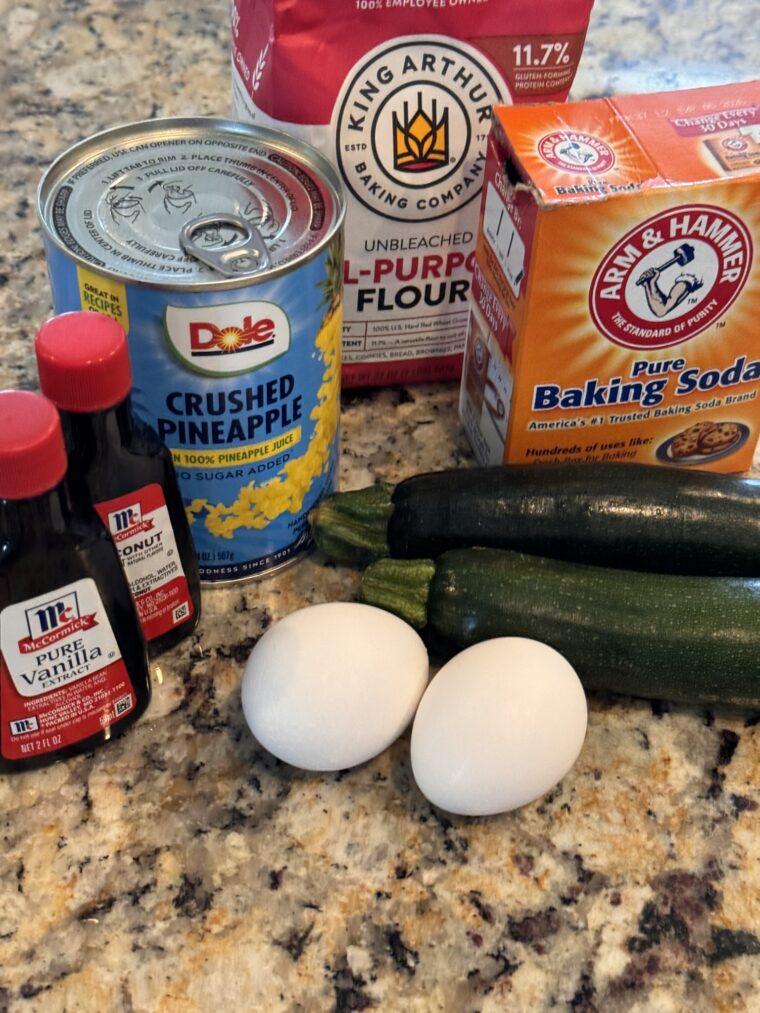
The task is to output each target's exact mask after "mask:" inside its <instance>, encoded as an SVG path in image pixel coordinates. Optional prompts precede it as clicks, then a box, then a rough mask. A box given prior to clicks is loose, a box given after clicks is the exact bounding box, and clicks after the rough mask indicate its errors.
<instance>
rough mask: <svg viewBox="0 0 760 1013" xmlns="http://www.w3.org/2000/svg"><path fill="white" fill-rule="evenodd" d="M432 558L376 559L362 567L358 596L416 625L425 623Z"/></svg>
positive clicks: (421, 625)
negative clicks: (364, 568)
mask: <svg viewBox="0 0 760 1013" xmlns="http://www.w3.org/2000/svg"><path fill="white" fill-rule="evenodd" d="M434 576H435V563H434V562H433V561H432V559H379V560H378V561H377V562H376V563H372V564H371V565H370V566H368V567H367V569H366V570H365V571H364V574H363V575H362V582H361V585H360V587H359V598H360V600H361V601H363V602H365V603H366V604H368V605H377V606H378V607H379V608H384V609H386V610H387V611H388V612H393V613H394V614H395V615H397V616H400V617H401V618H402V619H403V620H405V622H407V623H409V625H410V626H414V627H415V629H418V630H419V629H422V628H423V627H424V626H426V625H427V603H428V595H429V593H430V582H431V581H432V579H433V577H434Z"/></svg>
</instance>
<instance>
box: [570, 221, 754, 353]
mask: <svg viewBox="0 0 760 1013" xmlns="http://www.w3.org/2000/svg"><path fill="white" fill-rule="evenodd" d="M751 264H752V240H751V238H750V235H749V232H748V231H747V228H746V226H745V225H744V223H743V222H742V221H741V219H739V218H738V217H737V216H736V215H734V214H731V213H730V212H729V211H726V210H725V209H723V208H718V207H712V206H711V205H709V204H693V205H683V206H680V207H675V208H670V209H669V210H668V211H663V212H662V213H661V214H659V215H655V216H654V217H652V218H648V219H647V220H646V221H645V222H642V223H641V224H640V225H638V226H637V227H636V228H635V229H632V230H631V231H630V232H629V233H627V235H625V236H623V238H622V239H621V240H620V241H619V242H618V243H616V244H615V246H613V247H612V249H611V250H610V251H609V252H608V253H607V255H606V256H605V257H604V259H603V260H602V262H601V263H600V265H599V267H598V268H597V270H596V273H595V274H594V278H593V281H592V283H591V288H590V291H589V309H590V312H591V316H592V319H593V321H594V323H595V324H596V326H597V327H598V328H599V330H600V331H601V332H602V333H603V334H605V335H606V336H607V337H608V338H609V339H610V340H611V341H614V342H615V344H618V345H623V346H625V347H626V348H637V349H646V348H664V347H667V346H669V345H677V344H679V343H681V342H683V341H687V340H689V339H690V338H693V337H694V336H695V335H697V334H699V333H701V332H702V331H704V330H705V329H706V328H708V327H710V326H711V325H712V324H714V323H716V322H717V321H718V320H719V319H720V318H721V317H722V316H723V314H724V313H725V312H726V310H727V309H728V308H729V306H731V304H732V303H733V302H734V300H735V299H736V297H737V296H738V295H739V293H740V292H741V290H742V288H743V286H744V283H745V282H746V280H747V276H748V274H749V270H750V266H751Z"/></svg>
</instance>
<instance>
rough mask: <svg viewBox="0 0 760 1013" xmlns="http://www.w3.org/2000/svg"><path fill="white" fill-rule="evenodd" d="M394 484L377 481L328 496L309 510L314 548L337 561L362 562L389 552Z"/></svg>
mask: <svg viewBox="0 0 760 1013" xmlns="http://www.w3.org/2000/svg"><path fill="white" fill-rule="evenodd" d="M394 489H395V486H393V485H391V484H390V483H388V482H379V483H377V484H376V485H370V486H367V487H366V488H365V489H356V490H354V491H352V492H337V493H334V494H333V495H332V496H327V497H326V498H325V499H323V500H322V502H321V503H319V504H317V506H316V507H314V509H313V510H312V511H311V512H310V513H309V524H310V525H311V531H312V535H313V536H314V541H315V542H316V544H317V548H319V549H321V550H322V552H324V554H325V555H326V556H328V557H329V558H330V559H332V560H333V561H334V562H336V563H343V564H348V565H354V566H364V565H366V564H367V563H371V562H372V561H373V560H375V559H380V558H382V557H383V556H387V555H389V553H390V549H389V548H388V520H389V519H390V516H391V514H392V513H393V504H392V503H391V495H392V493H393V490H394Z"/></svg>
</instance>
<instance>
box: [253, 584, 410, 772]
mask: <svg viewBox="0 0 760 1013" xmlns="http://www.w3.org/2000/svg"><path fill="white" fill-rule="evenodd" d="M428 671H429V670H428V656H427V650H426V649H425V645H424V644H423V642H422V640H421V638H420V637H419V636H418V634H417V633H416V632H415V631H414V630H413V629H412V627H411V626H408V625H407V624H406V623H405V622H403V620H401V619H399V618H398V617H397V616H394V615H391V613H390V612H385V611H384V610H383V609H379V608H375V607H374V606H372V605H362V604H359V603H356V602H330V603H328V604H324V605H312V606H308V607H306V608H303V609H300V610H299V611H297V612H292V613H291V614H290V615H288V616H286V617H285V618H284V619H282V620H281V621H280V622H278V623H276V624H275V625H274V626H272V627H270V629H268V630H267V631H266V633H265V634H264V636H263V637H262V638H261V639H260V640H259V642H258V643H257V644H256V646H255V647H254V648H253V650H252V651H251V654H250V657H249V659H248V662H247V664H246V668H245V673H244V675H243V686H242V702H243V713H244V714H245V719H246V721H247V722H248V726H249V727H250V729H251V731H252V732H253V734H254V735H255V736H256V738H257V739H258V740H259V742H260V743H261V744H262V745H263V746H265V747H266V748H267V749H268V750H269V751H270V752H271V753H273V754H274V755H275V756H277V757H279V759H281V760H285V761H286V762H287V763H292V764H293V765H294V766H296V767H303V768H305V769H306V770H343V769H345V768H347V767H353V766H355V765H356V764H358V763H364V762H365V761H366V760H369V759H371V758H372V757H373V756H377V754H378V753H381V752H382V751H383V750H384V749H386V748H387V747H388V746H389V745H390V744H391V743H392V742H393V741H394V740H395V739H397V738H398V736H399V735H400V734H401V733H402V732H403V731H404V729H405V728H406V727H407V725H408V724H409V722H410V721H411V720H412V717H413V715H414V711H415V709H416V707H417V704H418V703H419V699H420V697H421V696H422V693H423V691H424V689H425V686H426V685H427V680H428Z"/></svg>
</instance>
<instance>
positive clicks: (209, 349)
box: [164, 302, 290, 376]
mask: <svg viewBox="0 0 760 1013" xmlns="http://www.w3.org/2000/svg"><path fill="white" fill-rule="evenodd" d="M164 331H165V334H166V338H167V341H168V342H169V345H170V347H171V349H172V351H173V352H174V353H175V354H176V355H178V356H179V358H180V360H181V361H182V362H183V363H184V364H185V365H187V366H189V367H190V368H191V369H192V370H193V371H194V372H196V373H207V374H210V375H214V376H236V375H238V374H241V373H247V372H249V371H251V370H254V369H258V368H259V367H260V366H263V365H265V363H267V362H271V361H272V360H273V359H276V358H278V356H280V355H283V354H284V353H285V352H287V351H288V349H289V348H290V322H289V320H288V317H287V314H286V313H285V311H284V310H283V309H282V307H280V306H278V305H277V304H276V303H271V302H246V303H232V304H226V305H221V306H191V307H183V306H167V307H166V313H165V316H164Z"/></svg>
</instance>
